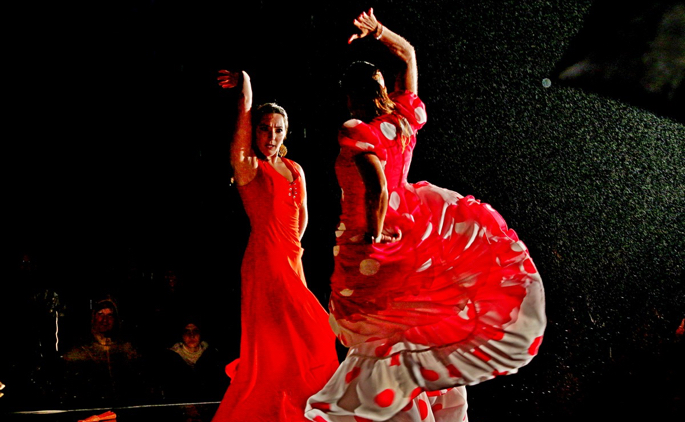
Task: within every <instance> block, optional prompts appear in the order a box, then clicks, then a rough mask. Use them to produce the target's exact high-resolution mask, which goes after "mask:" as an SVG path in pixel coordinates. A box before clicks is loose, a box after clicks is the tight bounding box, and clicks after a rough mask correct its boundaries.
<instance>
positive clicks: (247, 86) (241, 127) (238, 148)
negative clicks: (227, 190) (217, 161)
mask: <svg viewBox="0 0 685 422" xmlns="http://www.w3.org/2000/svg"><path fill="white" fill-rule="evenodd" d="M217 80H218V81H219V86H221V87H222V88H224V89H230V88H233V87H236V86H238V85H240V86H241V94H240V98H239V99H238V114H237V117H236V122H235V128H234V129H233V136H232V139H231V151H230V159H231V167H233V177H234V179H235V182H236V184H237V185H238V186H242V185H246V184H248V183H250V181H251V180H252V179H254V177H255V175H256V174H257V157H256V156H255V153H254V150H253V149H252V85H251V83H250V76H249V75H248V74H247V72H245V71H242V72H231V71H228V70H220V71H219V77H218V78H217Z"/></svg>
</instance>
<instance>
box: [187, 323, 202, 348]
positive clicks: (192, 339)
mask: <svg viewBox="0 0 685 422" xmlns="http://www.w3.org/2000/svg"><path fill="white" fill-rule="evenodd" d="M200 341H201V340H200V328H198V326H197V325H195V324H193V323H190V324H188V325H186V326H185V328H184V329H183V344H184V345H185V346H186V347H187V348H189V349H195V348H197V347H199V346H200Z"/></svg>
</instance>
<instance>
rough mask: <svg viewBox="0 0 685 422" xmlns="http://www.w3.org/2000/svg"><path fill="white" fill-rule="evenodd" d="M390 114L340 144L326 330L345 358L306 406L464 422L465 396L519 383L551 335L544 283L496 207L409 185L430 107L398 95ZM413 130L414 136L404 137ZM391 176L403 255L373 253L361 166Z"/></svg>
mask: <svg viewBox="0 0 685 422" xmlns="http://www.w3.org/2000/svg"><path fill="white" fill-rule="evenodd" d="M391 98H392V99H393V100H394V101H395V103H396V109H395V111H394V112H393V113H392V114H387V115H384V116H380V117H377V118H375V119H374V120H373V121H371V122H370V123H369V124H366V123H363V122H361V121H358V120H350V121H348V122H347V123H345V125H344V126H343V127H342V128H341V130H340V132H339V137H338V140H339V143H340V154H339V156H338V159H337V162H336V175H337V177H338V182H339V184H340V186H341V188H342V202H341V206H342V214H341V218H340V225H339V227H338V231H337V232H336V236H337V242H336V246H335V248H334V255H335V269H334V273H333V276H332V278H331V290H332V292H331V300H330V303H329V310H330V313H331V326H332V327H333V330H334V331H335V333H336V334H337V336H338V338H339V339H340V341H341V342H342V343H343V344H344V345H345V346H347V347H349V351H348V354H347V357H346V359H345V361H344V362H342V364H341V365H340V367H339V368H338V370H337V372H336V373H335V375H334V376H333V377H332V379H331V380H330V381H329V382H328V383H327V384H326V386H325V387H324V388H323V389H321V391H319V392H318V393H317V394H315V395H314V396H312V397H311V398H310V399H309V400H308V403H307V410H306V415H307V417H308V418H309V419H311V420H313V421H316V422H360V421H386V420H391V421H411V422H415V421H416V422H417V421H462V420H467V419H468V418H467V413H466V408H467V403H466V390H465V386H466V385H472V384H476V383H479V382H482V381H485V380H488V379H491V378H493V377H495V376H499V375H505V374H512V373H515V372H516V371H517V370H518V369H519V368H520V367H522V366H524V365H526V364H527V363H528V362H530V360H531V359H532V358H533V357H534V356H535V355H536V354H537V351H538V347H539V346H540V344H541V342H542V335H543V332H544V329H545V326H546V317H545V312H544V305H545V303H544V292H543V286H542V282H541V278H540V275H539V273H538V271H537V269H536V267H535V265H534V263H533V261H532V259H531V258H530V255H529V253H528V249H527V248H526V246H525V244H524V243H523V242H522V241H520V240H519V238H518V236H517V235H516V233H515V232H514V230H511V229H509V228H507V225H506V222H505V221H504V219H503V218H502V216H501V215H500V214H499V213H498V212H497V211H495V210H494V209H493V208H492V207H491V206H490V205H488V204H485V203H482V202H480V201H479V200H477V199H475V198H474V197H472V196H466V197H462V196H461V195H459V194H457V193H456V192H453V191H450V190H447V189H443V188H440V187H438V186H435V185H432V184H430V183H428V182H425V181H423V182H419V183H414V184H410V183H408V182H407V173H408V172H409V166H410V164H411V158H412V153H413V150H414V147H415V145H416V136H415V135H416V132H417V131H418V130H419V129H420V128H421V127H423V125H424V124H425V122H426V116H427V115H426V109H425V106H424V104H423V102H422V101H421V100H420V99H419V98H418V97H417V96H416V95H414V94H413V93H410V92H400V93H394V94H393V95H392V96H391ZM402 120H404V122H403V123H404V126H407V123H408V125H409V126H410V127H411V136H406V135H404V132H403V131H402V126H403V125H402V123H401V122H402ZM363 153H372V154H375V155H377V156H378V157H379V159H380V160H381V162H382V163H383V165H384V173H385V175H386V178H387V181H388V190H389V203H388V212H387V216H386V220H385V226H386V227H389V226H394V227H397V228H399V229H400V230H401V231H402V239H401V240H400V241H399V242H397V243H390V244H373V245H371V244H368V243H366V242H365V241H364V233H365V231H366V227H367V225H366V220H365V212H364V185H363V183H362V180H361V177H360V174H359V172H358V170H357V168H356V165H355V161H354V157H355V156H356V155H357V154H363Z"/></svg>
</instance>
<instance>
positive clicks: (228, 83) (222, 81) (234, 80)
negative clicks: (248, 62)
mask: <svg viewBox="0 0 685 422" xmlns="http://www.w3.org/2000/svg"><path fill="white" fill-rule="evenodd" d="M216 80H217V81H219V86H220V87H222V88H224V89H230V88H235V86H236V85H238V82H240V72H235V71H231V70H225V69H221V70H219V76H218V77H217V78H216Z"/></svg>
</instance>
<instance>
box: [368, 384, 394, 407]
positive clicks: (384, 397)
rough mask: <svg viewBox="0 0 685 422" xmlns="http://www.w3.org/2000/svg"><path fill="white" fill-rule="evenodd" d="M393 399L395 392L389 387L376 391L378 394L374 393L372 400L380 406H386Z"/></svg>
mask: <svg viewBox="0 0 685 422" xmlns="http://www.w3.org/2000/svg"><path fill="white" fill-rule="evenodd" d="M393 400H395V392H394V391H393V390H391V389H389V388H388V389H385V390H383V391H381V392H380V393H378V395H376V397H374V399H373V401H375V402H376V404H377V405H378V406H380V407H388V406H390V405H392V402H393Z"/></svg>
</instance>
